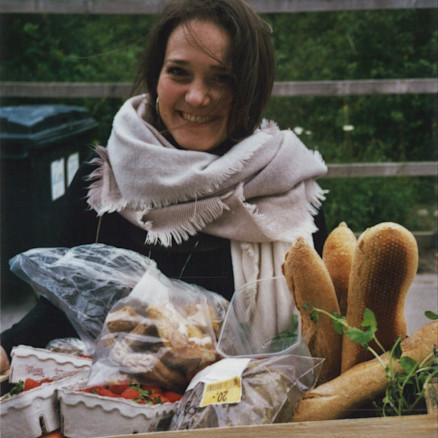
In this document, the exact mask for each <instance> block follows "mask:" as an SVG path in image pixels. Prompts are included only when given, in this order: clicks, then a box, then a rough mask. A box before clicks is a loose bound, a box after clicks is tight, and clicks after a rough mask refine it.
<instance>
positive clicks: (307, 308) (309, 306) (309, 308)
mask: <svg viewBox="0 0 438 438" xmlns="http://www.w3.org/2000/svg"><path fill="white" fill-rule="evenodd" d="M303 309H304V310H312V309H313V305H312V304H310V303H304V304H303Z"/></svg>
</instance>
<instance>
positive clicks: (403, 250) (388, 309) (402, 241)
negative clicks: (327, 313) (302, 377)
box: [341, 222, 418, 372]
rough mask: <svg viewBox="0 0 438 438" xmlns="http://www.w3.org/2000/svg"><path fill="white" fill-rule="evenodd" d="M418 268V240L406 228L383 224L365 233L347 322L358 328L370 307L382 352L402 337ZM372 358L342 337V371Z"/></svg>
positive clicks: (356, 262) (357, 255)
mask: <svg viewBox="0 0 438 438" xmlns="http://www.w3.org/2000/svg"><path fill="white" fill-rule="evenodd" d="M417 268H418V247H417V241H416V240H415V237H414V236H413V235H412V233H410V232H409V231H408V230H407V229H406V228H404V227H402V226H401V225H398V224H396V223H393V222H383V223H380V224H378V225H375V226H374V227H371V228H368V229H367V230H365V231H364V232H363V233H362V234H361V236H360V237H359V239H358V242H357V248H356V251H355V253H354V256H353V262H352V265H351V274H350V280H349V285H348V304H347V314H346V319H347V323H348V324H349V325H350V326H352V327H360V323H361V322H362V320H363V312H364V310H365V308H369V309H371V310H372V311H373V312H374V314H375V316H376V319H377V328H378V334H379V336H378V339H379V341H380V343H381V344H382V346H383V347H384V348H385V350H387V349H389V348H390V347H391V345H393V343H394V340H395V339H396V338H397V336H402V337H405V336H406V318H405V308H404V307H405V299H406V294H407V292H408V290H409V287H410V285H411V283H412V281H413V279H414V277H415V274H416V273H417ZM371 345H372V346H374V347H375V345H373V344H371ZM371 358H372V355H371V353H370V352H369V351H367V350H365V349H363V348H362V347H361V346H360V345H358V344H356V343H354V342H353V341H351V340H350V339H348V338H347V337H346V335H344V339H343V343H342V367H341V372H344V371H346V370H348V369H349V368H351V367H352V366H353V365H356V364H357V363H360V362H363V361H366V360H369V359H371Z"/></svg>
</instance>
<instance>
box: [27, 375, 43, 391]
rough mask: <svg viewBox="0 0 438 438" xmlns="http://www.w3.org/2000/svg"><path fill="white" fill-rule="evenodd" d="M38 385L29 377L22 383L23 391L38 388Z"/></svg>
mask: <svg viewBox="0 0 438 438" xmlns="http://www.w3.org/2000/svg"><path fill="white" fill-rule="evenodd" d="M38 386H40V383H39V382H37V381H36V380H34V379H31V378H30V377H29V378H27V379H26V380H25V381H24V390H25V391H29V389H33V388H38Z"/></svg>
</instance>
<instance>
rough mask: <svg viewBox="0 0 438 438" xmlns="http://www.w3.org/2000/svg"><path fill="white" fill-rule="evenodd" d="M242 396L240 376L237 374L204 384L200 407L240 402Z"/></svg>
mask: <svg viewBox="0 0 438 438" xmlns="http://www.w3.org/2000/svg"><path fill="white" fill-rule="evenodd" d="M241 398H242V385H241V381H240V377H238V376H235V377H232V378H231V379H228V380H223V381H222V382H215V383H208V384H205V386H204V395H203V396H202V400H201V404H200V405H199V406H200V407H204V406H207V405H218V404H228V403H239V402H240V400H241Z"/></svg>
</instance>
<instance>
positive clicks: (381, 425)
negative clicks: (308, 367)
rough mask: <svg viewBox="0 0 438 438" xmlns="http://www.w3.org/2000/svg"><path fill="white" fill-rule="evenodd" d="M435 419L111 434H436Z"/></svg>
mask: <svg viewBox="0 0 438 438" xmlns="http://www.w3.org/2000/svg"><path fill="white" fill-rule="evenodd" d="M437 420H438V418H437V416H436V415H433V414H430V415H415V416H406V417H388V418H367V419H354V420H330V421H313V422H303V423H288V424H273V425H268V426H242V427H230V428H213V429H199V430H188V431H178V432H152V433H144V434H143V433H140V434H135V435H117V436H114V437H112V438H131V437H136V438H236V437H239V438H262V437H263V438H264V437H275V438H315V437H320V438H332V437H333V438H335V437H336V438H341V437H342V438H344V437H348V438H370V437H372V438H391V437H394V438H413V437H418V438H419V437H421V438H436V437H437V432H438V427H437Z"/></svg>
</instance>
